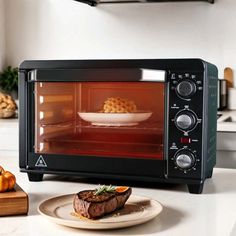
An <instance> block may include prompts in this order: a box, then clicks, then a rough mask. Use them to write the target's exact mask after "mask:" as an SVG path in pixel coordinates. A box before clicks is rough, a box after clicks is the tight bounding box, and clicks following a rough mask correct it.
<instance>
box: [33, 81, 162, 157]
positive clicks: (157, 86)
mask: <svg viewBox="0 0 236 236" xmlns="http://www.w3.org/2000/svg"><path fill="white" fill-rule="evenodd" d="M34 90H35V106H34V107H35V108H34V109H35V127H34V138H35V140H34V151H35V153H40V154H41V153H42V154H43V153H47V154H65V155H75V156H76V155H80V156H88V155H90V156H103V157H107V158H116V157H119V158H151V159H159V160H162V159H163V158H164V153H163V147H164V125H165V124H164V121H165V119H164V113H165V99H164V98H165V83H164V82H141V81H139V82H35V85H34Z"/></svg>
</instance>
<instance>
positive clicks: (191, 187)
mask: <svg viewBox="0 0 236 236" xmlns="http://www.w3.org/2000/svg"><path fill="white" fill-rule="evenodd" d="M203 185H204V183H202V184H188V191H189V192H190V193H195V194H200V193H202V190H203Z"/></svg>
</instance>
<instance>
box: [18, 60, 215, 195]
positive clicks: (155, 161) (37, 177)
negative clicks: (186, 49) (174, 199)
mask: <svg viewBox="0 0 236 236" xmlns="http://www.w3.org/2000/svg"><path fill="white" fill-rule="evenodd" d="M217 79H218V72H217V68H216V66H214V65H212V64H210V63H208V62H205V61H203V60H201V59H144V60H58V61H24V62H23V63H22V64H21V65H20V68H19V99H20V113H19V119H20V153H19V156H20V170H21V171H23V172H27V173H28V177H29V180H30V181H41V180H42V178H43V174H63V175H65V174H68V175H77V176H78V175H79V176H88V177H102V178H111V179H112V178H113V179H115V178H118V179H123V180H135V181H148V182H169V183H181V184H187V186H188V189H189V192H190V193H201V192H202V189H203V184H204V181H205V179H206V178H210V177H211V176H212V171H213V167H214V165H215V162H216V119H217Z"/></svg>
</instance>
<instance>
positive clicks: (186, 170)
mask: <svg viewBox="0 0 236 236" xmlns="http://www.w3.org/2000/svg"><path fill="white" fill-rule="evenodd" d="M168 85H169V87H168V89H169V101H168V102H169V116H168V117H169V131H168V132H169V133H168V143H169V145H168V150H167V153H168V157H167V163H168V165H167V166H168V168H167V174H168V177H173V178H175V177H180V178H184V177H186V178H199V177H200V176H201V162H202V160H201V155H202V122H203V121H202V118H203V85H204V84H203V74H201V73H193V72H175V73H171V74H170V76H169V83H168Z"/></svg>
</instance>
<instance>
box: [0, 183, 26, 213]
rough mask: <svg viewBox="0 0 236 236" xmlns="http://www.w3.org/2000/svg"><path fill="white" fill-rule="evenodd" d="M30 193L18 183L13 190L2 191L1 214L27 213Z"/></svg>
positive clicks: (0, 196) (0, 195)
mask: <svg viewBox="0 0 236 236" xmlns="http://www.w3.org/2000/svg"><path fill="white" fill-rule="evenodd" d="M28 209H29V203H28V195H27V194H26V193H25V192H24V191H23V190H22V189H21V188H20V186H19V185H17V184H16V186H15V188H14V189H13V190H12V191H9V192H5V193H0V216H10V215H26V214H27V213H28Z"/></svg>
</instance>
